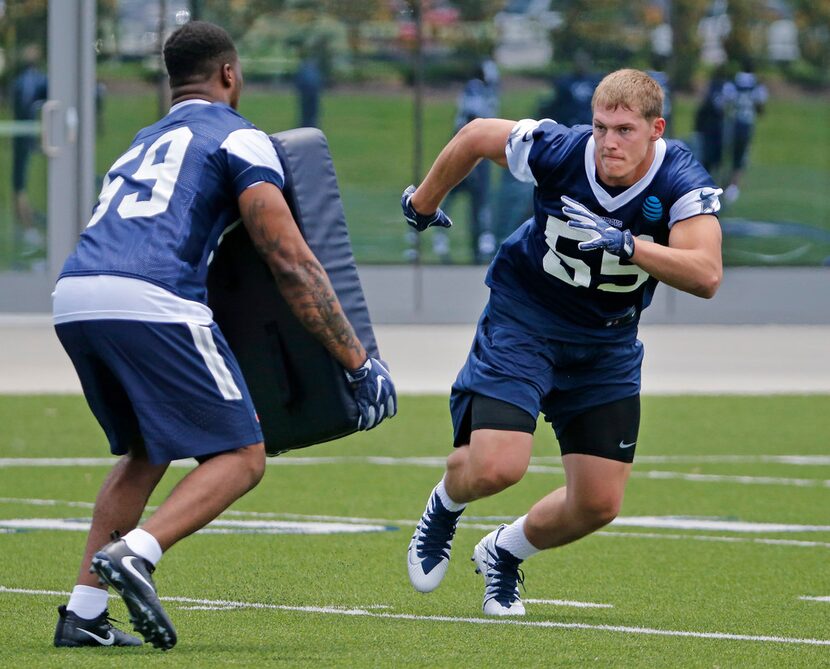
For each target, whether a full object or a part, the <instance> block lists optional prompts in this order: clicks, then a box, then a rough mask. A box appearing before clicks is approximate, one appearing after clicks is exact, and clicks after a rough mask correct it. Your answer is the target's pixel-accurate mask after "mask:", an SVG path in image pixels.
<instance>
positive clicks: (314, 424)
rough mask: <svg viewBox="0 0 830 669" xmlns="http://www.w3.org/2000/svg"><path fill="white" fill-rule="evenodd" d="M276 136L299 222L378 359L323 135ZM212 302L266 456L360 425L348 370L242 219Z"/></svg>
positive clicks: (216, 272)
mask: <svg viewBox="0 0 830 669" xmlns="http://www.w3.org/2000/svg"><path fill="white" fill-rule="evenodd" d="M271 141H272V142H273V143H274V146H275V148H276V150H277V154H278V155H279V157H280V160H281V161H282V164H283V168H284V169H285V177H286V179H285V187H284V189H283V194H284V195H285V199H286V201H287V202H288V205H289V207H290V208H291V212H292V214H293V215H294V219H295V220H296V221H297V225H298V226H299V228H300V231H301V232H302V234H303V237H304V238H305V239H306V241H307V242H308V245H309V247H311V250H312V251H313V252H314V254H315V255H316V256H317V258H318V259H319V261H320V263H321V264H322V265H323V267H324V268H325V269H326V272H327V273H328V275H329V278H330V279H331V283H332V285H333V287H334V290H335V292H336V293H337V297H338V299H339V300H340V303H341V304H342V306H343V309H344V311H345V313H346V316H347V317H348V319H349V321H350V322H351V323H352V326H353V327H354V329H355V331H356V332H357V335H358V338H359V339H360V341H361V342H362V344H363V346H364V347H365V348H366V351H367V352H368V353H369V355H370V356H373V357H379V353H378V347H377V342H376V340H375V335H374V332H373V330H372V322H371V319H370V317H369V310H368V307H367V305H366V299H365V297H364V295H363V289H362V287H361V285H360V278H359V276H358V273H357V266H356V264H355V261H354V256H353V254H352V247H351V242H350V241H349V231H348V228H347V226H346V217H345V214H344V212H343V204H342V202H341V200H340V192H339V190H338V188H337V176H336V174H335V171H334V164H333V162H332V159H331V155H330V153H329V148H328V142H327V141H326V138H325V135H323V133H322V132H320V131H319V130H317V129H315V128H298V129H296V130H287V131H285V132H280V133H276V134H274V135H272V136H271ZM208 304H209V306H210V308H211V309H212V310H213V314H214V320H215V321H216V323H217V324H218V325H219V327H220V328H221V329H222V332H223V333H224V335H225V338H226V339H227V341H228V344H229V345H230V347H231V350H232V351H233V353H234V355H235V356H236V358H237V360H238V361H239V365H240V367H241V369H242V374H243V376H244V377H245V381H246V383H247V384H248V388H249V390H250V392H251V396H252V398H253V401H254V406H255V407H256V409H257V413H258V414H259V419H260V422H261V425H262V432H263V435H264V438H265V449H266V451H267V452H268V454H269V455H278V454H279V453H283V452H285V451H288V450H291V449H295V448H303V447H305V446H312V445H314V444H319V443H321V442H325V441H329V440H332V439H337V438H338V437H343V436H345V435H347V434H351V433H352V432H354V431H356V429H357V419H358V411H357V405H356V404H355V401H354V397H353V395H352V391H351V388H349V386H348V382H347V381H346V377H345V375H344V374H343V368H342V367H341V366H340V364H339V363H338V362H337V361H336V360H335V359H334V358H333V357H332V356H331V354H330V353H329V352H328V351H327V350H326V349H325V347H324V346H323V345H322V344H321V343H319V342H318V341H317V340H316V339H315V338H314V337H313V336H312V335H311V334H309V332H308V331H307V330H306V329H305V328H304V327H303V326H302V325H301V324H300V322H299V321H298V320H297V318H296V317H295V316H294V314H293V313H292V312H291V309H290V308H289V306H288V305H287V304H286V302H285V300H284V299H283V298H282V296H281V295H280V293H279V290H278V289H277V286H276V283H275V282H274V278H273V276H272V275H271V272H270V270H269V269H268V266H267V265H266V264H265V262H264V261H263V260H262V259H261V258H260V256H259V254H258V253H257V251H256V250H255V249H254V246H253V244H252V243H251V240H250V238H249V237H248V233H247V231H246V230H245V227H244V226H243V225H241V224H240V225H238V226H237V227H236V228H234V229H233V230H231V231H230V232H228V234H226V235H225V237H224V239H223V240H222V243H221V244H220V245H219V248H218V249H217V250H216V252H215V254H214V258H213V261H212V263H211V265H210V269H209V272H208Z"/></svg>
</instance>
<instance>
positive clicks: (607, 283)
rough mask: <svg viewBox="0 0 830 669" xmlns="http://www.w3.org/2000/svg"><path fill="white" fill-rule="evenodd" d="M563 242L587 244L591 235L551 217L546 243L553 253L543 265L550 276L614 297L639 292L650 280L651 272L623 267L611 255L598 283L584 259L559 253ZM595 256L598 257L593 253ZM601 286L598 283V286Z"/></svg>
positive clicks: (605, 260) (604, 260)
mask: <svg viewBox="0 0 830 669" xmlns="http://www.w3.org/2000/svg"><path fill="white" fill-rule="evenodd" d="M560 238H564V239H571V240H573V241H575V242H585V241H588V240H589V239H591V235H590V233H588V232H585V231H582V230H574V229H573V228H571V227H569V226H568V224H567V223H566V222H565V221H562V220H559V219H558V218H555V217H554V216H548V224H547V226H546V227H545V241H547V244H548V248H549V249H550V250H549V251H548V252H547V253H546V254H545V257H544V259H543V261H542V266H543V267H544V269H545V271H546V272H547V273H548V274H551V275H553V276H555V277H556V278H557V279H560V280H561V281H564V282H565V283H567V284H568V285H571V286H581V287H583V288H589V287H590V286H591V284H592V283H594V284H595V285H596V288H597V290H604V291H607V292H610V293H628V292H631V291H634V290H637V288H639V287H640V286H641V285H642V284H643V283H644V282H645V281H646V279H648V272H646V271H645V270H643V269H641V268H639V267H637V265H631V264H629V265H623V264H622V263H621V262H620V259H619V258H618V257H617V256H615V255H613V254H611V253H608V252H607V251H603V252H602V263H601V266H600V268H599V272H597V275H598V276H597V277H596V281H593V279H594V273H595V270H594V269H592V267H591V266H590V265H589V264H588V263H586V262H585V261H584V260H581V259H580V258H574V257H573V256H570V255H568V254H567V253H563V252H562V251H561V250H558V249H557V248H556V247H557V242H558V241H559V239H560ZM640 238H641V239H647V240H648V241H653V239H654V238H653V237H651V236H650V235H640ZM591 253H595V252H594V251H592V252H591ZM597 282H598V283H597Z"/></svg>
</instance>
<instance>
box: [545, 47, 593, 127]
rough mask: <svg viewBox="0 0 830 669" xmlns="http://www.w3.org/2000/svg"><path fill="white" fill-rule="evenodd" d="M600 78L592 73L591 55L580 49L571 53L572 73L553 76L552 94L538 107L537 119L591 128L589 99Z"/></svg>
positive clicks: (591, 118)
mask: <svg viewBox="0 0 830 669" xmlns="http://www.w3.org/2000/svg"><path fill="white" fill-rule="evenodd" d="M600 79H602V77H601V76H600V75H599V74H598V73H596V72H594V70H593V64H592V61H591V56H590V54H588V52H587V51H585V50H583V49H579V50H578V51H576V53H574V58H573V70H572V71H571V72H569V73H567V74H563V75H560V76H558V77H555V78H554V80H553V91H552V93H551V95H550V96H549V97H548V98H546V99H544V100H542V102H541V103H540V105H539V116H538V118H550V119H553V120H554V121H556V122H557V123H561V124H562V125H567V126H574V125H590V124H591V123H592V122H593V112H592V111H591V98H592V97H593V95H594V89H595V88H596V87H597V84H598V83H599V82H600Z"/></svg>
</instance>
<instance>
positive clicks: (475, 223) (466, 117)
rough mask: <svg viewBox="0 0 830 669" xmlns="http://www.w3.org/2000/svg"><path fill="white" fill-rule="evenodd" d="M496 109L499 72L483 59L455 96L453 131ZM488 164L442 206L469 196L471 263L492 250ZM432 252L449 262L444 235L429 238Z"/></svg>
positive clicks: (479, 167) (493, 113) (487, 258)
mask: <svg viewBox="0 0 830 669" xmlns="http://www.w3.org/2000/svg"><path fill="white" fill-rule="evenodd" d="M498 111H499V73H498V67H497V66H496V63H495V62H494V61H493V60H490V59H487V60H485V61H483V62H481V63H479V64H478V65H477V66H476V67H475V71H474V73H473V76H472V77H471V78H470V79H469V80H468V81H467V83H465V84H464V88H463V89H462V91H461V94H460V95H459V96H458V105H457V110H456V115H455V124H454V132H453V134H455V133H457V132H458V131H459V130H461V128H463V127H464V126H465V125H467V124H468V123H469V122H470V121H472V120H473V119H476V118H494V117H496V116H498ZM490 172H491V166H490V163H489V162H488V161H486V160H483V161H481V162H480V163H479V164H478V165H477V166H476V167H475V168H474V169H473V171H472V172H470V174H468V175H467V177H466V178H465V179H464V180H463V181H462V182H461V183H460V184H458V185H457V186H456V187H455V188H454V189H453V190H452V191H451V192H450V194H449V195H448V196H447V201H446V206H445V208H446V209H449V208H450V207H451V206H452V203H453V202H455V200H456V198H457V197H458V194H459V193H466V194H467V195H468V196H469V198H470V219H469V220H470V244H471V249H472V255H473V262H474V263H476V264H477V265H480V264H485V263H488V262H490V260H491V259H492V258H493V254H494V253H495V252H496V236H495V235H494V234H493V226H492V212H491V210H490ZM432 246H433V251H434V252H435V254H436V255H437V256H438V259H439V260H440V261H441V262H444V263H450V262H452V255H451V253H450V241H449V237H448V236H447V234H446V233H445V232H443V231H437V230H436V232H435V234H434V235H433V238H432Z"/></svg>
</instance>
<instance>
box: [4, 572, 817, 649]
mask: <svg viewBox="0 0 830 669" xmlns="http://www.w3.org/2000/svg"><path fill="white" fill-rule="evenodd" d="M2 593H7V594H18V595H33V596H61V597H68V596H69V593H68V592H60V591H56V590H31V589H25V588H7V587H5V586H2V585H0V594H2ZM161 600H162V601H165V602H176V603H179V604H185V605H191V606H199V607H205V608H206V609H209V610H213V609H214V607H215V608H216V609H218V610H222V609H225V608H246V609H262V610H271V611H291V612H296V613H311V614H323V615H335V616H359V617H366V618H379V619H385V620H411V621H415V622H440V623H462V624H472V625H513V626H516V627H537V628H547V629H550V628H553V629H563V630H585V631H592V632H614V633H621V634H639V635H648V636H669V637H687V638H693V639H714V640H723V641H749V642H755V643H780V644H795V645H804V646H830V639H811V638H798V637H786V636H769V635H760V634H733V633H728V632H695V631H689V630H672V629H657V628H651V627H635V626H632V625H595V624H588V623H563V622H556V621H554V620H517V619H504V618H468V617H456V616H423V615H416V614H413V613H390V612H377V611H374V610H369V607H366V608H353V609H350V608H340V607H335V606H287V605H283V604H265V603H261V602H242V601H229V600H223V599H219V600H214V599H195V598H192V597H161Z"/></svg>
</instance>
